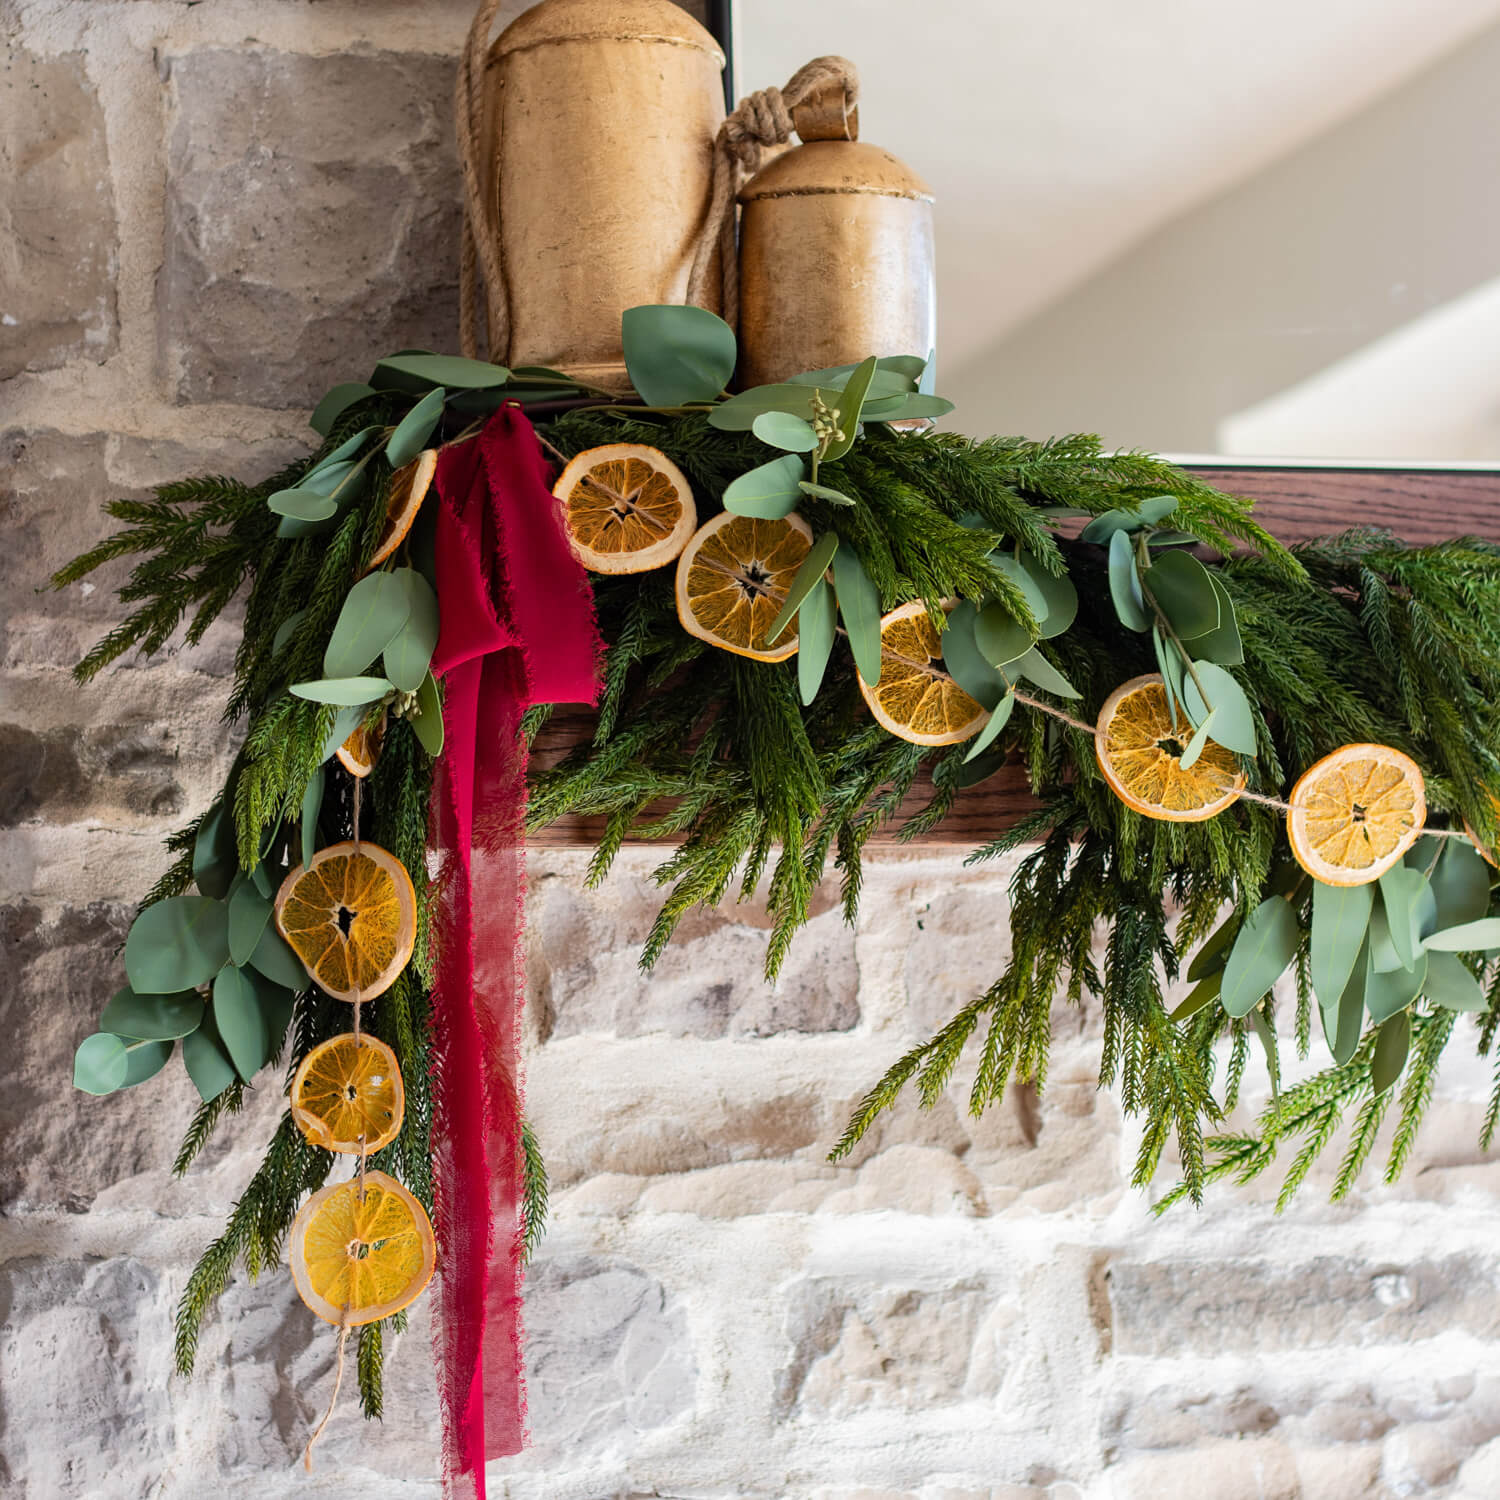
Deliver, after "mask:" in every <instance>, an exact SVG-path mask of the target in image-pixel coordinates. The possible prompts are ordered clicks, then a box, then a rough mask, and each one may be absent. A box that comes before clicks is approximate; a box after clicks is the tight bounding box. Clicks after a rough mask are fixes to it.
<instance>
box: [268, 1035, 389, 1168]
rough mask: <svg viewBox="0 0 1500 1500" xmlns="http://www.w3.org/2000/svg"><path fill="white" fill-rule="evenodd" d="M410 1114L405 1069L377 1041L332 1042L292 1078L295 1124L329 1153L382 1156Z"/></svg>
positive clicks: (311, 1055) (309, 1056)
mask: <svg viewBox="0 0 1500 1500" xmlns="http://www.w3.org/2000/svg"><path fill="white" fill-rule="evenodd" d="M405 1113H406V1089H405V1086H404V1085H403V1084H402V1082H401V1067H400V1064H399V1063H398V1062H397V1061H396V1054H395V1053H394V1052H392V1051H391V1049H390V1048H389V1047H387V1046H386V1044H385V1043H384V1042H382V1041H380V1040H379V1039H378V1038H377V1037H373V1036H367V1035H360V1036H355V1035H354V1033H353V1032H352V1031H351V1032H346V1033H345V1034H344V1035H343V1036H335V1037H330V1038H329V1039H328V1040H327V1041H326V1042H320V1043H319V1044H318V1045H317V1046H316V1047H314V1048H313V1049H312V1051H311V1052H309V1053H308V1054H307V1056H306V1057H304V1058H303V1059H302V1066H301V1067H299V1068H298V1069H297V1072H296V1074H295V1076H294V1077H293V1078H292V1120H293V1122H294V1123H295V1124H296V1126H297V1129H298V1130H300V1131H301V1132H302V1134H303V1135H305V1136H306V1137H307V1139H308V1140H310V1141H311V1142H312V1143H313V1145H315V1146H321V1147H322V1148H323V1149H324V1150H325V1151H344V1152H352V1153H355V1154H357V1153H358V1152H359V1151H361V1150H364V1151H379V1150H380V1148H381V1147H382V1146H389V1145H390V1143H391V1142H392V1141H393V1140H395V1139H396V1137H397V1136H398V1135H400V1134H401V1120H402V1117H403V1115H404V1114H405Z"/></svg>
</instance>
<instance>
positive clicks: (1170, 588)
mask: <svg viewBox="0 0 1500 1500" xmlns="http://www.w3.org/2000/svg"><path fill="white" fill-rule="evenodd" d="M1142 583H1143V586H1144V587H1145V588H1146V589H1147V590H1148V591H1149V593H1150V594H1151V597H1152V598H1153V599H1155V600H1156V602H1157V604H1158V605H1159V606H1160V607H1161V610H1162V613H1163V614H1165V615H1166V617H1167V619H1169V620H1170V621H1171V622H1172V629H1173V630H1175V631H1176V632H1177V634H1178V636H1179V637H1180V638H1181V639H1182V640H1184V641H1191V640H1193V639H1194V638H1195V637H1197V636H1200V635H1207V634H1208V633H1209V631H1211V630H1217V629H1218V628H1219V596H1218V593H1217V592H1216V591H1215V589H1214V584H1213V579H1212V578H1211V577H1210V576H1209V571H1208V569H1207V568H1205V567H1204V566H1203V564H1202V563H1201V562H1199V561H1198V559H1197V558H1196V557H1194V556H1193V555H1192V554H1191V553H1188V552H1168V553H1165V554H1164V555H1162V556H1161V557H1158V558H1157V559H1156V561H1155V562H1153V563H1152V564H1151V566H1150V567H1149V568H1147V569H1146V575H1145V577H1144V579H1143V580H1142Z"/></svg>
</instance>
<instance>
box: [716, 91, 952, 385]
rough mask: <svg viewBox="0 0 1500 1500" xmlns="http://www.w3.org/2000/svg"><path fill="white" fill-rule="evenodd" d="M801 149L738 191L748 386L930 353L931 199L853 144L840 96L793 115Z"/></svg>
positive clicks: (903, 170) (820, 97)
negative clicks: (879, 358) (875, 357)
mask: <svg viewBox="0 0 1500 1500" xmlns="http://www.w3.org/2000/svg"><path fill="white" fill-rule="evenodd" d="M793 122H794V124H795V125H796V127H797V134H798V135H799V136H800V137H801V140H802V144H801V145H799V146H794V147H792V148H791V149H790V150H788V151H783V152H781V153H780V154H779V155H777V156H776V157H774V158H773V159H772V160H771V161H770V162H769V163H768V164H767V165H766V166H764V167H762V168H761V170H760V171H759V172H757V173H756V174H755V176H754V177H752V178H751V179H750V181H749V182H747V183H746V184H745V186H744V187H743V188H742V189H741V190H740V195H739V198H740V204H741V216H740V326H739V336H740V368H739V382H740V384H741V385H742V386H752V385H769V384H773V383H774V382H776V381H781V380H785V379H787V378H788V377H789V376H791V375H797V374H800V373H801V372H802V371H804V370H818V369H823V368H824V367H826V366H828V365H842V364H849V363H851V362H852V361H855V360H860V359H864V358H865V357H866V356H867V355H870V354H879V355H887V354H918V355H923V356H925V355H927V354H928V352H929V351H930V350H931V349H932V347H933V344H934V339H935V335H936V331H937V289H936V282H935V279H934V270H933V267H934V256H933V227H932V190H931V189H930V188H929V187H928V186H927V184H926V183H925V182H923V181H922V179H921V178H920V177H918V176H917V175H916V173H915V172H913V171H912V170H911V168H909V167H907V166H905V165H904V164H903V163H901V162H899V161H897V159H896V158H895V157H894V156H892V155H891V154H890V152H888V151H882V150H881V149H880V148H879V147H878V146H871V145H867V144H865V143H864V142H861V141H860V140H858V139H857V137H858V134H859V114H858V111H857V110H856V109H852V108H849V107H848V106H847V102H846V101H845V100H844V98H843V91H842V89H837V88H836V89H833V90H825V91H823V92H822V93H820V94H817V95H814V96H813V97H812V98H811V99H809V100H808V101H807V102H806V103H805V104H803V105H800V106H799V107H798V108H797V109H796V110H794V111H793Z"/></svg>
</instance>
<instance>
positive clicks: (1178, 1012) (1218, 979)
mask: <svg viewBox="0 0 1500 1500" xmlns="http://www.w3.org/2000/svg"><path fill="white" fill-rule="evenodd" d="M1223 983H1224V971H1223V970H1222V969H1216V970H1214V972H1213V973H1212V974H1205V975H1204V976H1203V978H1202V979H1200V980H1199V981H1198V983H1197V984H1195V985H1194V986H1193V987H1192V989H1190V990H1189V991H1188V993H1187V997H1186V999H1184V1000H1183V1002H1182V1004H1181V1005H1179V1006H1178V1007H1177V1008H1176V1009H1175V1010H1174V1011H1173V1012H1172V1014H1171V1015H1170V1016H1168V1017H1167V1019H1168V1020H1169V1021H1173V1022H1181V1021H1186V1020H1187V1019H1188V1018H1189V1017H1190V1016H1195V1015H1197V1014H1198V1012H1199V1011H1200V1010H1202V1009H1203V1007H1204V1006H1205V1005H1212V1004H1213V1003H1214V1001H1215V1000H1217V999H1218V998H1219V991H1220V989H1221V988H1222V986H1223ZM1255 1014H1257V1013H1256V1012H1255V1011H1251V1015H1255Z"/></svg>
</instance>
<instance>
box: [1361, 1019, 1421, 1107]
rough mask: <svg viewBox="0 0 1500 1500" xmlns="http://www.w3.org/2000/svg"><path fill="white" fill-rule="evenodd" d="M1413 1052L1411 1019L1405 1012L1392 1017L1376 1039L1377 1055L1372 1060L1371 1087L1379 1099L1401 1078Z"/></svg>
mask: <svg viewBox="0 0 1500 1500" xmlns="http://www.w3.org/2000/svg"><path fill="white" fill-rule="evenodd" d="M1410 1051H1411V1018H1410V1017H1409V1016H1408V1015H1407V1014H1406V1012H1405V1011H1401V1012H1399V1013H1398V1014H1396V1015H1394V1016H1392V1017H1391V1018H1390V1020H1388V1021H1387V1022H1386V1023H1385V1024H1384V1025H1383V1026H1382V1027H1381V1028H1380V1034H1379V1036H1377V1037H1376V1038H1375V1053H1374V1056H1373V1057H1371V1059H1370V1086H1371V1088H1372V1090H1373V1092H1374V1096H1375V1098H1377V1099H1378V1098H1379V1097H1380V1096H1381V1095H1382V1094H1383V1093H1385V1091H1386V1090H1387V1089H1388V1088H1390V1087H1391V1085H1392V1084H1393V1083H1395V1081H1396V1080H1397V1079H1398V1078H1399V1077H1400V1076H1401V1072H1402V1070H1403V1069H1404V1068H1405V1067H1406V1058H1407V1054H1408V1053H1409V1052H1410Z"/></svg>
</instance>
